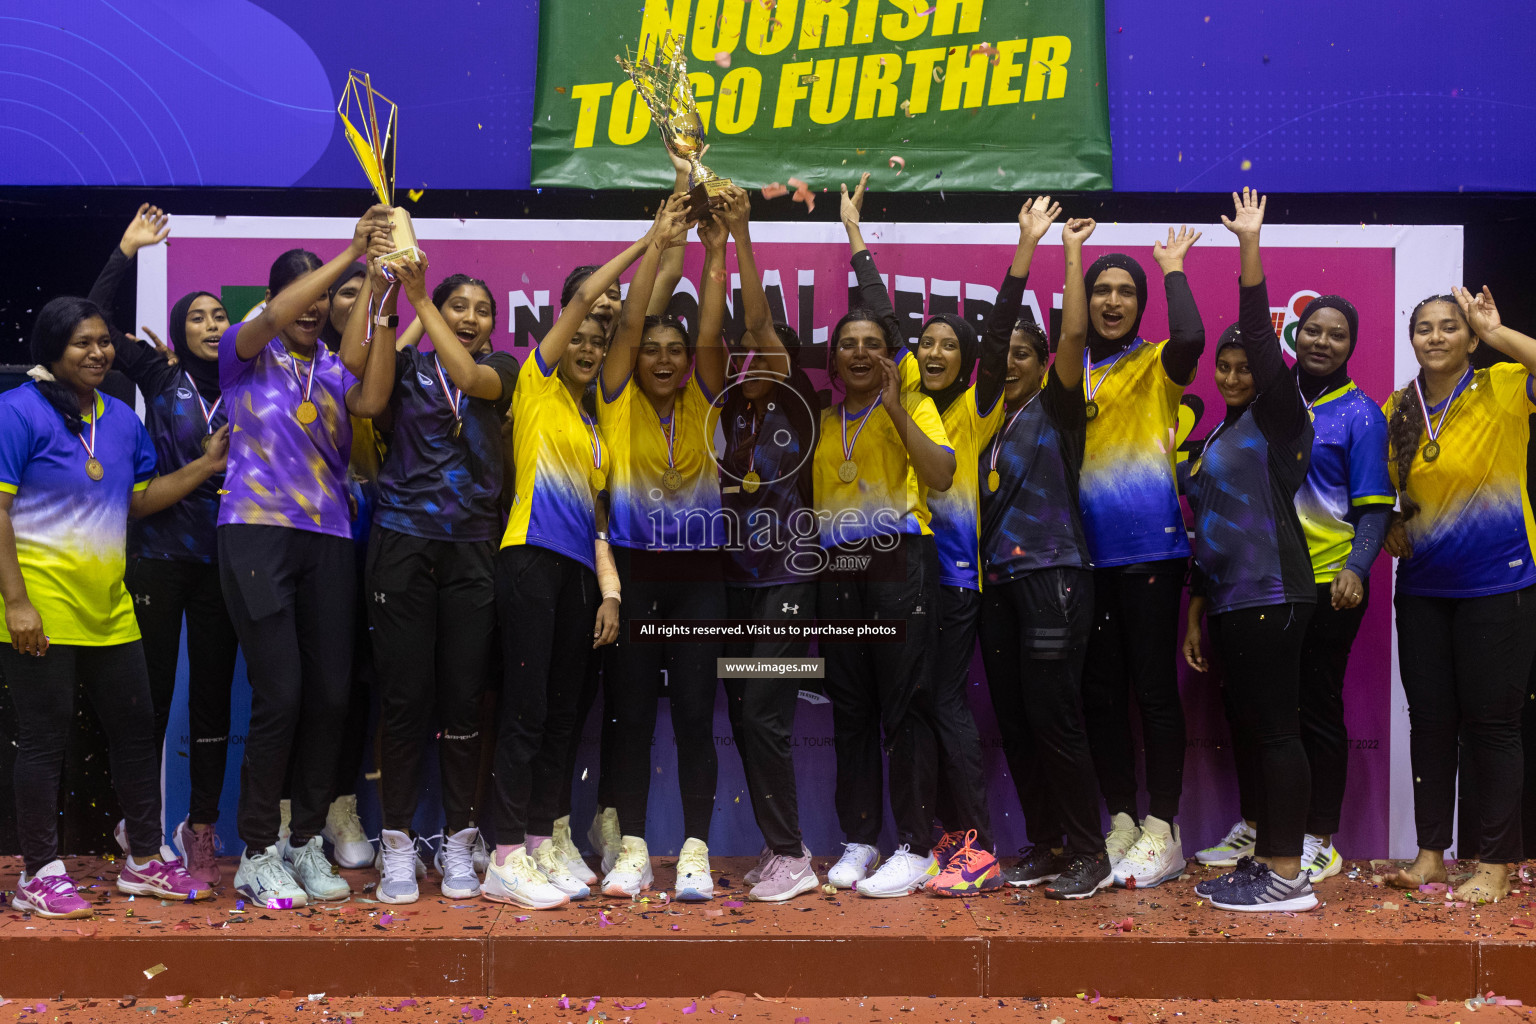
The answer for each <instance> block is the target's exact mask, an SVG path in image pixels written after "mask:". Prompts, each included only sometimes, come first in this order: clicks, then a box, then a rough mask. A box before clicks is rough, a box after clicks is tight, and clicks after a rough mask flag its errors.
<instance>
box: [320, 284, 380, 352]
mask: <svg viewBox="0 0 1536 1024" xmlns="http://www.w3.org/2000/svg"><path fill="white" fill-rule="evenodd" d="M367 272H368V267H367V265H366V264H364V263H354V264H352V265H351V266H349V267H348V268H347V269H346V270H343V271H342V272H341V276H340V277H338V278H337V279H336V280H335V281H333V282H331V287H330V288H328V289H327V290H326V293H327V294H328V295H329V296H330V297H331V302H332V303H334V302H335V301H336V293H337V292H339V291H341V286H342V285H344V284H346V283H347V282H348V281H350V280H352V279H353V278H354V277H362V276H363V275H364V274H365V273H367ZM356 308H357V307H356V306H354V307H353V309H356ZM320 340H321V341H323V342H325V347H326V348H328V349H330V350H331V351H332V352H335V351H336V350H337V349H339V348H341V332H340V331H338V330H337V329H336V328H335V327H333V326H331V311H330V309H326V311H325V323H324V324H322V325H321V327H320Z"/></svg>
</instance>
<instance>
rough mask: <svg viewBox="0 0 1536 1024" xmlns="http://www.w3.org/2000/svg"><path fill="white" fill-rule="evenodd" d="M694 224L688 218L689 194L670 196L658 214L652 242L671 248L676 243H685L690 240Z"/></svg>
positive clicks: (657, 245) (661, 246)
mask: <svg viewBox="0 0 1536 1024" xmlns="http://www.w3.org/2000/svg"><path fill="white" fill-rule="evenodd" d="M692 226H693V224H692V223H691V222H690V221H689V220H688V196H687V195H686V194H678V195H672V196H668V197H667V200H666V202H664V203H662V205H661V209H660V210H659V211H658V212H657V214H656V224H655V227H654V228H653V229H652V230H653V232H654V233H653V234H652V235H651V242H652V244H653V245H655V246H656V247H657V248H658V249H670V248H672V247H673V246H674V245H683V244H684V243H686V242H687V241H688V229H689V228H691V227H692Z"/></svg>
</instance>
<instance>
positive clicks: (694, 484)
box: [598, 195, 725, 900]
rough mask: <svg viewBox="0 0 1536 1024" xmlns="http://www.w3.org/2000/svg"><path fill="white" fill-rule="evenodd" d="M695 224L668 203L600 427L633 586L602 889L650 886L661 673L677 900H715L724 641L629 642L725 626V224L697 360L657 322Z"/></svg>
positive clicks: (611, 527) (616, 545)
mask: <svg viewBox="0 0 1536 1024" xmlns="http://www.w3.org/2000/svg"><path fill="white" fill-rule="evenodd" d="M686 217H687V197H686V196H677V195H674V196H672V197H671V198H669V199H668V200H667V202H666V204H665V205H664V207H663V209H662V210H661V212H660V214H659V219H658V222H657V226H656V228H655V231H654V232H653V234H652V235H651V237H650V239H649V240H648V242H647V245H646V248H645V254H644V256H643V257H642V258H641V260H640V266H639V269H638V270H637V271H636V272H635V276H634V279H633V280H632V281H631V282H630V286H629V295H628V296H627V298H626V300H625V302H624V306H623V309H622V310H621V312H620V314H619V326H618V331H617V333H616V335H615V337H614V340H613V344H612V347H611V348H610V349H609V351H608V357H607V359H605V360H604V362H603V369H602V374H601V377H600V389H599V395H598V425H599V427H600V428H601V429H602V434H603V439H604V440H605V441H606V442H607V443H608V447H609V452H610V456H611V459H612V463H613V471H612V472H611V473H610V474H609V476H608V495H609V501H610V513H609V520H608V533H609V541H610V543H611V544H612V545H613V549H614V561H615V562H616V563H617V565H618V571H619V577H620V579H621V580H622V582H623V588H624V602H623V604H622V605H621V607H620V612H619V615H620V621H619V638H618V642H617V645H616V646H615V648H614V650H613V653H612V654H611V655H610V659H609V661H608V663H607V664H608V666H609V667H611V668H612V670H613V671H614V679H613V681H612V683H611V684H609V685H608V686H607V688H606V693H605V696H608V697H612V698H613V706H612V708H611V709H606V707H605V713H610V710H611V713H612V714H613V716H614V718H615V719H616V724H615V740H614V750H613V765H614V779H613V796H614V802H615V803H616V804H617V805H618V817H619V831H620V834H621V839H620V845H621V849H620V853H619V857H618V859H617V860H616V861H615V862H614V865H613V868H612V869H611V870H610V871H609V872H608V873H607V875H606V877H605V878H604V879H603V882H602V887H603V892H604V894H605V895H609V896H621V897H625V896H635V895H638V894H639V893H640V892H641V891H642V890H644V889H646V888H649V887H650V885H651V882H652V877H651V864H650V852H649V847H648V846H647V844H646V835H645V822H646V810H647V806H648V801H649V797H650V785H651V778H652V776H653V775H654V772H653V771H652V769H651V743H652V736H653V733H654V731H655V726H656V709H657V705H658V701H659V699H660V697H661V685H662V673H663V670H665V672H666V687H667V697H668V704H669V705H670V709H671V714H672V728H673V732H674V734H675V736H676V738H677V762H678V765H677V767H678V788H679V790H680V791H681V795H682V805H683V830H684V841H683V844H682V848H681V850H680V851H679V854H678V860H677V889H676V896H677V898H678V899H683V900H707V899H711V898H712V897H713V895H714V881H713V879H712V877H711V875H710V868H709V846H708V837H709V824H710V818H711V817H712V816H713V811H714V802H715V781H716V775H717V772H718V767H719V766H718V762H717V760H716V754H715V744H714V711H715V694H716V691H717V690H718V688H719V681H718V678H717V676H716V674H715V658H716V656H717V654H718V653H719V646H718V645H717V644H714V643H704V642H699V641H694V640H681V641H667V642H663V643H653V642H647V641H644V640H640V641H638V642H637V640H636V638H635V637H633V636H631V634H630V623H631V622H632V621H633V622H637V623H638V622H640V621H642V620H686V619H714V618H718V617H719V614H720V609H721V608H722V607H723V606H724V603H725V592H724V585H723V583H722V580H721V574H720V547H721V544H722V541H723V539H724V524H723V519H722V516H721V512H720V479H719V476H718V474H717V471H716V468H715V460H714V453H713V450H712V447H713V446H712V444H711V435H710V430H711V429H712V425H713V420H712V417H711V410H712V408H713V404H714V401H715V399H716V398H717V397H718V396H719V394H720V391H721V389H722V388H723V387H724V386H725V349H724V346H723V345H722V344H721V340H720V329H721V324H722V318H723V314H724V309H725V274H724V271H723V269H722V261H723V254H724V248H725V245H724V231H725V229H724V226H723V225H722V224H721V223H720V221H719V220H718V219H716V220H715V221H714V222H713V228H712V232H713V233H710V232H705V234H706V236H707V239H706V257H705V271H704V280H703V287H702V294H701V296H700V299H701V301H700V310H699V314H700V315H699V323H698V325H697V328H698V348H697V353H696V355H697V358H696V359H694V358H692V357H693V356H694V355H695V353H694V352H692V351H691V349H692V345H691V344H690V342H689V339H688V334H687V331H686V329H685V328H684V327H683V325H682V324H681V323H679V322H678V321H677V320H675V319H671V318H668V317H656V316H647V315H646V306H647V303H648V302H649V301H650V297H651V293H652V291H653V289H654V288H655V282H656V276H657V268H658V266H659V264H660V262H661V256H662V253H663V252H664V251H665V250H667V249H669V248H671V247H672V246H674V245H678V244H682V242H683V241H684V239H685V238H686V232H687V229H688V227H689V224H688V222H687V219H686ZM690 364H692V366H691V367H690ZM690 368H691V369H692V371H693V372H692V374H691V375H690V374H689V370H690Z"/></svg>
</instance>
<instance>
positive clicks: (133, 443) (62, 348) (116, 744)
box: [0, 297, 229, 918]
mask: <svg viewBox="0 0 1536 1024" xmlns="http://www.w3.org/2000/svg"><path fill="white" fill-rule="evenodd" d="M112 357H113V344H112V336H111V334H110V333H109V332H108V329H107V323H106V319H105V318H104V317H103V316H102V314H101V310H100V309H98V308H97V306H96V305H95V304H94V303H92V302H90V301H89V300H87V299H79V298H73V297H65V298H57V299H53V300H52V301H50V302H49V303H48V304H47V305H45V306H44V307H43V308H42V309H41V310H40V311H39V312H38V316H37V323H36V325H35V326H34V328H33V331H32V358H33V359H34V360H35V361H36V362H37V364H38V365H37V367H36V368H35V369H33V370H32V372H31V376H32V377H33V380H32V381H30V382H28V383H26V384H23V385H22V386H21V387H19V388H16V389H15V390H13V391H9V392H7V393H6V394H5V395H3V396H0V604H3V606H4V607H3V611H4V627H3V629H0V672H3V673H4V676H5V680H6V683H7V684H8V686H7V690H8V693H9V695H10V700H11V703H12V704H13V705H14V708H15V714H16V725H17V730H16V754H15V757H16V770H15V776H14V781H15V790H16V826H17V836H18V839H19V841H20V846H21V856H22V872H21V878H20V879H19V880H18V881H17V883H16V887H15V895H14V896H13V897H12V899H11V904H12V906H14V907H15V908H16V909H17V910H21V911H26V912H29V913H33V914H36V915H37V916H38V917H44V918H76V917H90V916H91V915H92V914H93V913H94V908H93V906H92V905H91V904H89V903H87V902H86V901H85V900H84V899H83V898H82V897H81V896H80V894H79V893H78V892H77V891H76V889H75V883H74V882H73V880H71V879H70V877H69V875H68V873H67V872H66V871H65V868H64V863H63V862H62V861H61V860H59V859H58V817H59V808H58V802H59V783H60V777H61V776H62V774H63V769H64V748H65V743H66V739H67V737H68V735H69V732H70V729H71V728H72V723H73V722H74V716H75V708H74V701H75V690H76V688H77V687H83V688H84V689H85V692H86V694H87V695H88V696H89V697H90V700H91V704H92V705H93V706H94V708H95V710H96V717H97V718H99V719H100V720H101V724H102V728H103V729H104V730H105V732H106V735H107V743H108V751H107V752H108V754H109V756H110V759H111V766H112V784H113V787H114V788H115V789H116V790H117V797H118V801H119V802H120V803H121V804H122V807H123V813H124V816H125V818H126V829H125V831H126V837H125V838H126V840H127V846H128V850H127V857H126V858H125V860H124V862H123V867H122V870H121V871H120V872H119V874H118V878H117V888H118V889H119V890H120V891H122V892H126V893H130V894H139V895H146V896H151V895H152V896H158V897H160V898H161V899H169V900H197V899H204V898H206V897H208V896H210V895H212V890H211V889H210V888H209V887H208V886H207V885H205V884H204V883H202V882H199V881H196V880H194V879H193V878H192V877H191V876H189V875H188V874H187V872H186V871H185V869H184V868H183V867H182V864H181V862H180V860H179V859H178V858H177V857H176V856H175V854H174V853H173V852H172V851H171V849H170V848H169V847H167V846H165V845H164V837H163V835H162V832H161V828H160V811H161V808H160V755H159V751H158V750H157V744H156V740H157V735H158V734H157V732H156V729H155V711H154V701H153V698H152V697H151V695H150V684H149V672H148V669H147V668H146V665H145V661H144V647H143V644H142V643H141V641H140V634H139V625H138V622H137V621H136V620H135V618H134V614H133V600H132V598H131V597H130V596H129V593H128V589H127V587H126V586H125V585H124V583H123V569H124V561H125V554H124V552H125V548H126V546H127V532H128V519H129V517H130V516H131V517H134V518H141V517H144V516H148V515H152V514H154V513H156V512H159V511H161V510H162V509H165V508H169V507H170V506H171V505H173V504H175V503H176V502H178V501H181V500H182V499H183V498H185V497H186V496H187V495H188V494H190V493H192V491H194V490H195V489H196V488H197V487H199V486H200V485H202V484H203V483H204V482H205V481H207V480H208V479H209V478H211V477H213V476H214V475H216V474H218V473H221V472H223V470H224V465H225V458H226V455H227V452H228V437H229V431H228V430H227V429H225V428H220V429H219V430H217V431H215V432H214V433H212V434H211V435H209V436H210V441H209V444H208V447H207V449H206V450H205V451H203V452H202V453H201V454H200V455H199V456H198V457H197V458H196V459H193V460H191V461H190V462H188V463H186V464H185V465H183V466H180V467H179V468H177V469H176V471H175V472H173V473H169V474H167V475H166V476H156V475H155V461H156V460H155V448H154V445H153V443H152V442H151V440H150V436H149V431H148V430H146V429H145V427H144V424H142V423H140V422H139V420H138V419H137V417H135V416H134V415H133V409H131V408H130V407H128V406H126V405H124V404H123V403H121V402H119V401H117V400H116V399H115V398H109V397H107V396H105V395H102V394H101V393H100V390H99V389H100V387H101V384H102V381H103V380H104V379H105V378H106V375H107V372H108V370H109V369H110V368H111V366H112Z"/></svg>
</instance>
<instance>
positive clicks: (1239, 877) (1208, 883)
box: [1195, 857, 1268, 899]
mask: <svg viewBox="0 0 1536 1024" xmlns="http://www.w3.org/2000/svg"><path fill="white" fill-rule="evenodd" d="M1266 870H1268V869H1267V868H1265V867H1264V865H1263V864H1260V863H1259V862H1258V861H1256V860H1254V859H1253V858H1252V857H1240V858H1238V861H1237V867H1235V868H1233V869H1232V870H1231V871H1228V872H1227V873H1226V874H1224V875H1217V876H1215V877H1214V878H1202V879H1201V880H1200V881H1198V882H1196V883H1195V895H1196V896H1204V897H1205V898H1206V899H1211V898H1212V897H1214V896H1216V895H1218V894H1220V893H1221V892H1222V891H1223V890H1225V889H1226V888H1227V887H1229V886H1231V885H1234V884H1236V883H1238V882H1245V881H1247V879H1248V877H1249V876H1250V875H1254V874H1263V873H1264V872H1265V871H1266Z"/></svg>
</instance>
